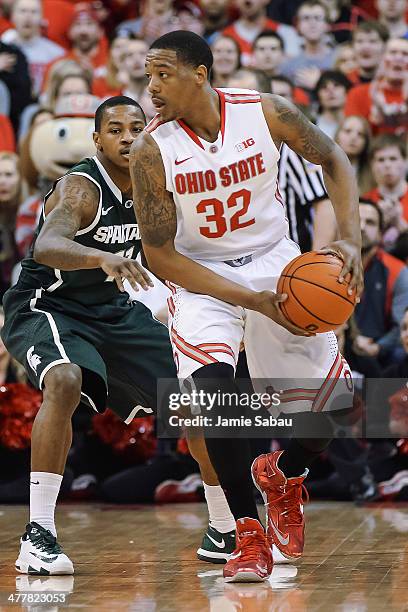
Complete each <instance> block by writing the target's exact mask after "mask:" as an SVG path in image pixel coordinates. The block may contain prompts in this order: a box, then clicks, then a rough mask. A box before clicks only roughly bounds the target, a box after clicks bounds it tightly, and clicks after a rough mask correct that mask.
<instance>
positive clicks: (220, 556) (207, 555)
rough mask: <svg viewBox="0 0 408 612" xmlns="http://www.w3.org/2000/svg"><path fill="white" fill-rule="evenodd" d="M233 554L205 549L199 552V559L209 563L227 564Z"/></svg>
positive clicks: (200, 549)
mask: <svg viewBox="0 0 408 612" xmlns="http://www.w3.org/2000/svg"><path fill="white" fill-rule="evenodd" d="M230 554H231V553H218V552H210V551H208V550H205V549H204V548H199V549H198V550H197V558H198V559H200V561H206V562H207V563H226V562H227V561H228V559H229V556H230Z"/></svg>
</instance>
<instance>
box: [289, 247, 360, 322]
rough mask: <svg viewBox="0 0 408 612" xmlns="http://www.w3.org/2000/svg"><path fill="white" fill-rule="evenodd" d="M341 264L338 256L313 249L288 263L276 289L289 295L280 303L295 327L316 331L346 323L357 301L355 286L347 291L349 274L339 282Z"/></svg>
mask: <svg viewBox="0 0 408 612" xmlns="http://www.w3.org/2000/svg"><path fill="white" fill-rule="evenodd" d="M342 267H343V262H342V260H341V259H340V258H339V257H337V256H335V255H322V254H321V253H317V252H316V251H311V252H310V253H304V254H303V255H299V257H296V258H295V259H293V261H291V262H290V263H288V265H287V266H286V268H285V269H284V270H283V271H282V274H281V275H280V278H279V281H278V286H277V293H286V294H287V296H288V297H287V299H286V301H285V302H282V303H280V304H279V307H280V309H281V311H282V313H283V315H284V316H285V317H286V318H287V319H288V320H289V321H290V322H291V323H293V324H294V325H297V327H300V328H302V329H304V330H307V331H312V332H317V333H322V332H327V331H330V330H332V329H336V327H339V326H340V325H342V324H343V323H345V321H347V319H348V318H349V317H350V315H351V313H352V312H353V309H354V306H355V304H356V290H355V289H354V290H353V293H352V295H348V293H347V290H348V286H349V282H350V274H348V275H347V276H346V277H345V279H344V280H343V282H342V283H339V281H338V278H339V275H340V272H341V269H342Z"/></svg>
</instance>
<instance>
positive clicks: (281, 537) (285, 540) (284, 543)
mask: <svg viewBox="0 0 408 612" xmlns="http://www.w3.org/2000/svg"><path fill="white" fill-rule="evenodd" d="M269 525H270V526H271V527H272V530H273V531H274V533H275V535H276V537H277V538H278V540H279V542H280V543H281V544H282V546H287V545H288V544H289V534H288V533H287V534H286V536H284V535H283V534H282V533H281V532H280V531H279V529H276V527H275V525H274V524H273V521H271V519H269Z"/></svg>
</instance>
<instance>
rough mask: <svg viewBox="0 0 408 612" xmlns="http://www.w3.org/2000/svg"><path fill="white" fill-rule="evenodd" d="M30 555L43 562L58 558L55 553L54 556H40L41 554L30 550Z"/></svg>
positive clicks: (50, 561)
mask: <svg viewBox="0 0 408 612" xmlns="http://www.w3.org/2000/svg"><path fill="white" fill-rule="evenodd" d="M30 555H33V557H37V559H40V560H41V561H44V563H52V562H53V561H55V560H56V559H58V555H56V556H55V557H42V556H41V555H37V554H36V553H33V552H30Z"/></svg>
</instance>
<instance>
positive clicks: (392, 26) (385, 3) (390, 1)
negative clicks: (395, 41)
mask: <svg viewBox="0 0 408 612" xmlns="http://www.w3.org/2000/svg"><path fill="white" fill-rule="evenodd" d="M376 4H377V9H378V21H380V22H381V23H383V24H384V25H385V27H386V28H387V30H388V31H389V33H390V36H391V38H400V37H401V38H402V37H403V36H407V34H408V24H407V2H406V0H377V2H376Z"/></svg>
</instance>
